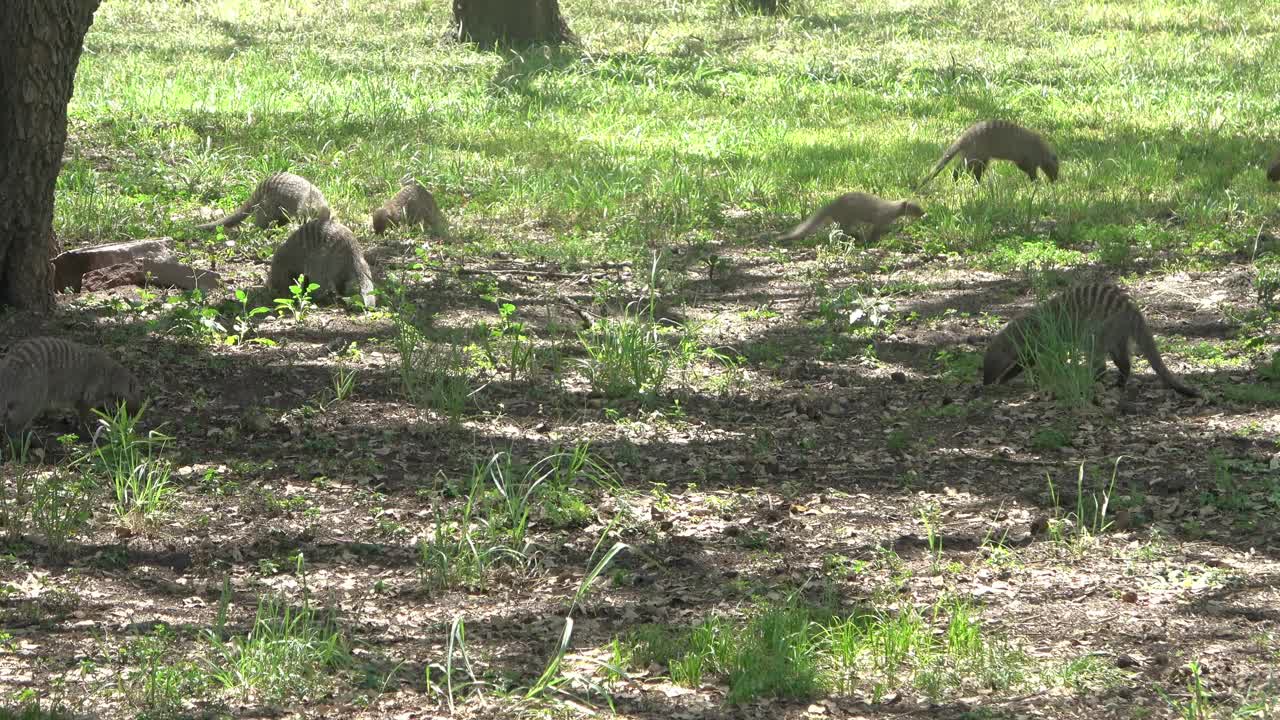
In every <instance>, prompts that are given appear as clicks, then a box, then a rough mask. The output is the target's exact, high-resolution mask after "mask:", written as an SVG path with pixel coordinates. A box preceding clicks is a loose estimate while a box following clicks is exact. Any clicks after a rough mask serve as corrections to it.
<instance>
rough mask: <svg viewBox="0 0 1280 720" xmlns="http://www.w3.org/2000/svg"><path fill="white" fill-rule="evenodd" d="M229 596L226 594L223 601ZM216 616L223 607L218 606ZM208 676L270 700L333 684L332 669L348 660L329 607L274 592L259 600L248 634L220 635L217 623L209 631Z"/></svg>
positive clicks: (303, 694) (314, 691) (291, 697)
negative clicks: (287, 598) (297, 602)
mask: <svg viewBox="0 0 1280 720" xmlns="http://www.w3.org/2000/svg"><path fill="white" fill-rule="evenodd" d="M228 600H229V597H228V596H227V594H226V593H224V596H223V602H224V603H225V602H227V601H228ZM219 613H220V617H225V609H223V608H220V610H219ZM208 641H209V646H210V653H211V656H212V659H211V666H212V667H211V670H210V672H209V676H210V678H211V679H212V680H213V682H215V683H217V684H218V685H221V686H222V687H223V688H225V689H227V690H229V691H232V692H237V693H239V694H240V695H241V696H242V697H243V696H248V695H249V694H250V693H258V694H261V695H262V696H264V697H265V698H267V699H269V700H271V701H273V702H283V701H286V700H301V699H306V698H308V697H310V696H312V695H313V694H318V693H320V692H323V691H324V690H325V689H326V688H328V687H329V686H330V685H332V683H333V679H334V678H333V674H334V672H335V671H340V670H342V669H344V668H346V667H348V666H349V665H350V654H349V651H348V649H347V643H346V640H345V639H344V638H343V636H342V634H341V633H340V632H339V630H338V627H337V619H336V616H335V614H334V613H333V612H332V611H321V610H318V609H316V608H313V607H312V606H311V605H310V603H309V602H304V603H303V604H302V605H301V606H300V607H294V606H291V605H289V604H287V603H286V602H285V601H284V600H283V599H281V598H278V597H275V596H270V595H269V596H265V597H263V598H262V599H261V600H259V602H258V609H257V613H256V615H255V617H254V620H253V627H252V628H251V629H250V631H249V633H248V634H247V635H244V636H242V637H235V638H231V639H229V640H223V639H222V638H221V626H219V629H218V630H215V631H210V633H209V636H208Z"/></svg>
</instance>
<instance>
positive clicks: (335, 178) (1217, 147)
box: [57, 0, 1280, 265]
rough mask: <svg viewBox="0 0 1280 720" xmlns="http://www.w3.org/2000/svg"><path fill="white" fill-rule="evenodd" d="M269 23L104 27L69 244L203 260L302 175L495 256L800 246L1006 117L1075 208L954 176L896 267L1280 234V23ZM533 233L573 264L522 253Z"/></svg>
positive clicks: (243, 5) (62, 211)
mask: <svg viewBox="0 0 1280 720" xmlns="http://www.w3.org/2000/svg"><path fill="white" fill-rule="evenodd" d="M258 8H259V5H258V3H256V2H252V1H251V0H220V1H217V2H213V1H210V2H196V3H172V2H164V1H162V0H149V1H148V0H138V1H129V2H126V1H125V0H106V2H105V3H104V4H103V6H102V8H101V9H100V10H99V12H98V15H97V18H96V21H95V23H94V26H93V29H92V31H91V32H90V34H89V36H88V39H87V41H86V53H85V54H84V56H83V58H82V60H81V65H80V72H79V75H78V78H77V85H76V92H75V96H74V98H73V100H72V104H71V108H70V114H71V130H72V141H71V143H70V146H69V149H68V161H67V164H66V167H65V169H64V171H63V173H62V175H61V177H60V178H59V181H58V189H59V193H58V196H57V230H58V232H59V234H60V235H61V236H62V237H66V238H70V239H73V240H74V241H82V240H83V241H89V240H102V239H117V238H120V237H125V236H127V237H143V236H150V235H161V234H172V235H176V236H178V237H180V238H193V237H195V236H194V234H193V233H192V232H191V231H190V229H189V228H190V226H191V224H192V223H193V222H194V220H195V218H196V211H197V209H198V208H200V207H203V206H210V205H215V206H217V207H219V208H224V209H225V208H228V207H230V206H232V205H233V204H235V203H236V202H238V201H239V200H241V199H243V198H244V197H245V196H247V194H248V192H249V191H250V189H251V188H252V186H253V185H254V184H255V183H256V182H257V181H258V180H259V179H261V177H262V176H263V175H265V174H266V173H267V172H269V171H271V170H275V169H280V168H286V167H287V168H292V169H293V170H295V171H298V172H300V173H302V174H303V175H306V176H307V177H309V178H310V179H312V180H313V181H315V182H316V183H317V184H318V185H319V186H320V187H321V188H322V189H323V190H324V192H325V194H326V196H327V197H328V198H329V199H330V201H331V203H332V204H333V205H334V207H335V208H336V209H337V211H338V214H339V216H341V217H343V218H345V219H347V221H348V222H350V223H353V224H367V222H368V220H367V219H368V213H369V211H370V210H371V209H372V208H374V207H376V206H377V205H379V204H380V203H381V202H382V200H384V199H385V198H386V197H387V196H388V195H389V194H390V193H391V192H392V191H393V190H394V188H395V187H396V184H397V182H398V180H399V178H400V176H401V175H403V174H405V173H410V174H413V175H415V176H417V177H418V178H420V179H421V180H422V181H424V182H425V183H426V184H428V186H430V187H432V188H433V190H436V191H437V193H438V195H439V199H440V201H441V205H442V207H443V208H445V211H446V213H447V214H449V215H450V216H451V218H450V219H451V221H452V222H453V224H454V225H455V226H456V227H457V228H458V229H459V234H460V236H461V237H463V238H465V239H467V240H470V241H474V242H477V243H479V244H480V245H481V246H482V247H503V248H504V249H515V250H516V251H517V252H522V253H525V254H529V255H536V256H544V255H550V256H553V257H557V258H560V259H565V260H576V259H599V258H623V257H632V256H635V255H637V254H639V253H640V252H642V247H643V245H644V243H645V242H646V241H648V240H651V239H655V238H669V237H674V236H677V235H679V234H680V233H683V232H686V231H689V230H700V231H708V230H710V231H712V232H714V233H715V234H718V235H722V236H733V237H738V236H747V235H750V234H753V233H754V232H757V231H759V230H761V229H766V228H770V229H776V228H781V227H782V226H784V225H786V224H788V223H791V222H794V221H795V220H796V219H797V218H799V217H800V216H801V215H802V214H804V213H805V212H807V211H809V210H811V209H812V207H813V206H814V205H815V204H816V203H818V202H820V201H822V200H823V199H825V198H829V197H830V196H833V195H835V194H838V193H839V192H842V191H846V190H850V189H863V190H868V191H872V192H876V193H880V194H883V195H887V196H905V195H907V194H908V188H909V187H910V186H911V185H912V184H913V183H914V181H915V180H917V179H918V178H919V177H920V176H921V175H923V173H924V172H925V171H926V170H927V168H928V167H929V165H930V163H932V162H933V161H934V160H936V158H937V157H938V155H939V154H940V152H941V150H942V148H943V147H944V146H945V145H946V144H947V143H948V142H949V141H950V140H951V139H952V138H954V137H955V135H956V134H957V133H958V132H959V131H960V130H961V129H963V128H964V127H965V126H967V125H968V124H969V123H971V122H972V121H974V120H976V119H979V118H983V117H989V116H997V115H998V116H1005V117H1010V118H1016V119H1017V120H1019V121H1021V122H1022V123H1024V124H1026V125H1028V126H1031V127H1034V128H1037V129H1039V130H1042V131H1043V132H1044V133H1045V134H1046V135H1047V136H1048V137H1049V138H1050V139H1051V141H1052V142H1053V143H1054V144H1055V146H1056V147H1057V149H1058V151H1059V154H1060V156H1061V157H1062V158H1063V169H1062V178H1061V180H1060V181H1059V182H1058V183H1057V184H1055V185H1053V186H1049V185H1047V184H1045V183H1041V184H1038V185H1032V184H1030V183H1027V182H1026V181H1025V180H1023V179H1022V177H1021V175H1020V174H1019V173H1018V172H1017V171H1016V169H1014V168H1012V167H1007V166H1005V167H1001V166H997V167H996V168H995V169H994V170H993V172H992V175H993V177H991V180H990V182H984V183H983V185H982V186H981V187H975V186H973V185H972V183H967V182H959V183H952V182H951V180H950V178H949V177H948V176H947V175H946V174H944V175H943V176H942V177H941V178H939V179H938V180H936V181H935V182H934V183H932V184H931V185H930V186H929V188H928V189H927V192H926V194H925V196H924V198H923V203H924V205H925V207H926V210H927V211H928V215H927V216H926V217H924V218H921V219H919V220H917V221H915V222H913V223H911V224H910V225H908V226H906V227H904V228H903V229H902V230H900V231H899V232H898V234H897V236H898V237H897V240H900V241H901V242H902V243H903V244H904V245H905V246H908V247H909V246H912V245H922V246H927V247H929V248H930V249H932V250H934V251H936V252H944V253H945V252H959V253H972V252H975V251H988V250H989V251H992V252H994V253H996V254H995V255H993V257H995V258H1001V257H1009V258H1010V259H1009V260H999V259H997V260H994V261H993V262H994V263H995V264H997V265H1005V264H1007V263H1008V262H1011V261H1014V260H1015V258H1016V257H1017V255H1018V251H1017V248H1018V247H1019V246H1020V245H1021V243H1022V241H1023V240H1024V239H1027V238H1035V239H1036V240H1037V242H1039V243H1042V244H1043V247H1044V249H1043V252H1044V253H1047V254H1048V256H1050V257H1055V258H1060V259H1061V260H1068V259H1070V258H1074V257H1078V256H1079V253H1081V252H1084V253H1086V254H1088V255H1091V256H1093V257H1098V256H1104V257H1108V258H1110V259H1113V260H1114V259H1122V260H1125V259H1128V258H1130V257H1131V256H1134V255H1158V254H1161V253H1165V252H1167V251H1174V252H1175V253H1185V254H1190V255H1195V254H1205V255H1206V256H1213V255H1216V254H1218V253H1222V252H1226V251H1231V250H1235V249H1241V248H1244V247H1245V245H1247V244H1249V241H1250V240H1251V238H1252V235H1251V234H1250V232H1251V231H1250V230H1249V229H1253V230H1256V228H1257V227H1258V225H1259V221H1260V219H1261V218H1262V217H1263V215H1264V214H1265V213H1267V212H1269V211H1270V210H1271V208H1272V207H1273V206H1274V201H1273V199H1272V196H1271V195H1270V194H1268V192H1267V183H1266V181H1265V178H1264V177H1263V173H1262V163H1263V162H1264V160H1265V159H1266V157H1267V156H1268V154H1269V153H1270V152H1272V151H1273V150H1272V149H1271V148H1270V147H1269V145H1274V142H1270V143H1269V142H1268V141H1269V139H1271V138H1274V137H1276V136H1277V135H1280V117H1277V115H1276V114H1275V112H1274V109H1275V107H1274V105H1275V103H1274V98H1275V97H1276V96H1277V94H1280V78H1278V77H1277V75H1276V74H1275V73H1273V72H1270V70H1269V69H1270V68H1273V67H1276V66H1277V65H1278V64H1280V43H1277V42H1276V34H1277V31H1280V16H1277V15H1276V14H1275V13H1274V12H1273V10H1274V8H1273V7H1272V6H1271V4H1270V3H1269V2H1268V1H1267V0H1234V1H1229V2H1216V1H1211V0H1181V1H1175V0H1157V1H1155V2H1103V1H1102V0H1093V1H1092V2H1079V3H1059V2H1052V1H1051V0H1033V1H1031V2H1025V3H1018V4H1014V5H1010V4H1005V5H1001V6H998V7H997V6H992V5H991V4H990V3H986V2H981V1H980V0H912V1H910V2H890V1H889V0H871V1H870V2H865V3H858V4H857V6H856V8H855V7H851V6H849V5H848V4H847V3H843V2H838V1H837V0H812V1H811V2H807V3H804V4H803V6H802V7H799V8H798V9H797V10H796V11H795V12H793V13H790V14H788V15H784V16H779V17H764V16H754V15H741V14H738V13H735V12H733V11H732V10H731V9H730V8H729V6H728V4H727V3H725V2H722V1H721V0H700V1H698V2H690V3H668V4H654V3H651V2H645V1H643V0H621V1H620V2H613V3H601V2H597V1H596V0H566V2H565V3H564V11H565V14H566V16H567V18H568V20H569V22H570V24H571V26H572V28H573V29H574V30H575V32H577V33H578V34H579V36H580V37H581V38H582V40H583V43H584V47H585V49H586V52H580V51H577V50H574V49H566V50H561V51H552V52H551V53H549V54H543V53H541V52H530V53H525V54H523V55H514V54H494V53H478V52H473V51H471V50H469V49H467V48H464V47H458V46H455V45H453V44H451V43H449V42H447V41H445V40H443V39H442V36H443V35H444V32H443V31H444V29H445V27H446V23H447V21H448V16H447V13H448V7H447V4H442V3H422V2H410V1H408V0H403V1H396V0H375V1H374V2H369V3H361V4H358V5H353V6H342V5H333V4H328V3H319V4H315V5H312V4H303V3H290V4H285V5H282V6H280V7H278V8H276V9H274V10H273V11H272V12H269V13H268V12H260V11H259V10H258ZM726 209H743V210H746V211H748V215H747V216H746V219H745V220H741V219H731V216H730V215H729V214H727V213H725V210H726ZM1171 211H1172V212H1174V213H1175V214H1176V216H1177V222H1169V221H1167V218H1168V217H1169V215H1168V214H1169V213H1170V212H1171ZM530 217H534V218H538V219H540V220H543V221H545V222H546V223H547V224H548V227H549V228H550V231H551V232H552V233H553V234H554V235H555V238H556V242H554V243H547V242H545V241H544V240H543V239H542V238H539V237H532V236H530V235H529V234H528V233H522V232H518V231H515V230H513V229H512V228H514V227H515V226H516V225H517V224H518V223H519V222H520V221H523V220H526V219H528V218H530ZM733 217H734V218H736V217H737V216H736V215H735V216H733ZM744 225H745V227H744ZM1115 228H1124V229H1126V230H1127V231H1128V232H1127V234H1126V237H1127V239H1128V242H1127V245H1128V248H1127V249H1125V248H1120V249H1119V250H1117V247H1116V244H1117V240H1116V235H1115V232H1114V229H1115ZM203 242H204V239H203V238H201V240H200V244H203ZM1064 253H1065V254H1064Z"/></svg>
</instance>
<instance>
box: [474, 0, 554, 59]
mask: <svg viewBox="0 0 1280 720" xmlns="http://www.w3.org/2000/svg"><path fill="white" fill-rule="evenodd" d="M453 21H454V22H455V23H457V26H458V39H460V40H463V41H470V42H474V43H476V44H477V45H479V46H481V47H484V48H493V47H495V46H497V45H507V46H523V45H535V44H538V43H548V44H556V43H562V42H571V41H572V40H573V33H571V32H569V25H568V24H567V23H565V21H564V18H563V17H562V16H561V15H560V3H559V0H453Z"/></svg>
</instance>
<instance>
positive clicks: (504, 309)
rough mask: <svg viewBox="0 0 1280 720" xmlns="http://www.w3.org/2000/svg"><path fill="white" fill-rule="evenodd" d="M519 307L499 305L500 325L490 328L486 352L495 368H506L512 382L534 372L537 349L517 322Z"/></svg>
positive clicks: (485, 345) (508, 304)
mask: <svg viewBox="0 0 1280 720" xmlns="http://www.w3.org/2000/svg"><path fill="white" fill-rule="evenodd" d="M515 315H516V306H515V305H513V304H511V303H509V302H508V303H501V304H499V305H498V319H499V320H498V324H497V325H494V326H492V327H489V328H488V337H487V338H486V342H485V343H484V352H485V355H486V356H487V358H488V360H489V362H490V363H491V364H492V365H493V366H494V367H501V366H503V365H505V366H506V368H507V373H508V376H509V378H510V380H511V381H512V382H514V381H515V380H516V378H517V377H518V376H519V375H521V374H523V375H528V374H529V372H530V370H531V369H532V368H533V360H534V357H535V352H534V351H535V349H536V347H537V346H536V345H535V344H534V342H533V338H532V337H530V336H529V333H528V330H527V328H526V326H525V324H524V322H522V321H519V320H516V319H515Z"/></svg>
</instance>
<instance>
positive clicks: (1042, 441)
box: [1031, 427, 1074, 450]
mask: <svg viewBox="0 0 1280 720" xmlns="http://www.w3.org/2000/svg"><path fill="white" fill-rule="evenodd" d="M1073 435H1074V433H1071V432H1068V431H1066V430H1062V429H1059V428H1056V427H1043V428H1040V429H1039V430H1036V431H1035V432H1033V433H1031V448H1032V449H1033V450H1057V449H1059V448H1062V447H1066V446H1067V445H1070V444H1071V439H1072V436H1073Z"/></svg>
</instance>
